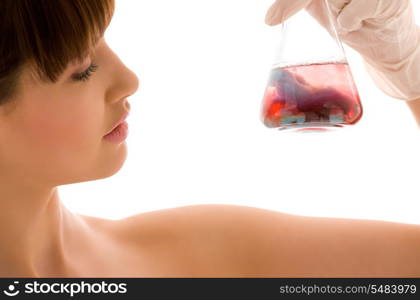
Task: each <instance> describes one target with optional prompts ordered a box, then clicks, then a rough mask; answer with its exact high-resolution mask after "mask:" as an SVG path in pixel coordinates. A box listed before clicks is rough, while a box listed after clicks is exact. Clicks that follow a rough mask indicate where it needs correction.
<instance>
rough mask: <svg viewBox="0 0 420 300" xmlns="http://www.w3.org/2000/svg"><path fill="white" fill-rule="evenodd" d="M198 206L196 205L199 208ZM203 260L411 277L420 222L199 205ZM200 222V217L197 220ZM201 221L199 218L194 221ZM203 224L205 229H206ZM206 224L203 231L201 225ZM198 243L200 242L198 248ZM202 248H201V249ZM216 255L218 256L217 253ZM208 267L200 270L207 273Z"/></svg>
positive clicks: (251, 267) (226, 269)
mask: <svg viewBox="0 0 420 300" xmlns="http://www.w3.org/2000/svg"><path fill="white" fill-rule="evenodd" d="M197 209H200V208H199V207H198V208H197ZM201 209H202V213H201V216H202V217H201V218H200V222H203V223H205V224H209V226H205V227H202V226H197V227H196V228H200V229H201V230H199V232H201V233H203V232H205V233H206V234H204V235H200V237H197V240H199V241H200V243H199V244H200V245H201V247H203V248H202V249H203V250H204V249H205V252H203V255H202V256H201V259H198V261H203V260H206V258H207V259H208V258H210V257H212V255H210V254H213V258H215V259H216V260H215V261H216V262H218V264H214V261H213V263H212V264H211V266H215V265H217V267H214V268H212V269H211V271H213V272H212V273H213V275H216V274H217V275H218V276H239V277H242V276H245V277H249V276H252V277H401V276H402V277H413V276H419V275H420V265H419V262H420V255H419V253H420V227H419V226H418V225H411V224H401V223H394V222H385V221H374V220H357V219H339V218H321V217H305V216H298V215H291V214H285V213H280V212H276V211H272V210H265V209H259V208H253V207H243V206H231V205H223V206H222V205H217V206H207V207H205V206H202V207H201ZM197 221H198V219H197ZM197 224H199V222H198V223H197ZM206 227H207V228H206ZM203 229H204V230H203ZM201 247H198V249H200V248H201ZM199 251H201V250H199ZM215 254H217V255H215ZM208 271H209V269H208V268H206V269H202V270H201V272H198V273H199V274H200V273H201V274H206V273H207V272H208Z"/></svg>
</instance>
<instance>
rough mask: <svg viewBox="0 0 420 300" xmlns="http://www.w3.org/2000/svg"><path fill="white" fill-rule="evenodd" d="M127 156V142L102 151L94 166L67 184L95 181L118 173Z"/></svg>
mask: <svg viewBox="0 0 420 300" xmlns="http://www.w3.org/2000/svg"><path fill="white" fill-rule="evenodd" d="M126 158H127V145H126V143H125V142H123V143H121V144H119V145H117V148H114V149H113V151H109V152H106V153H102V155H100V156H99V157H98V159H97V160H96V163H95V164H94V166H92V167H90V168H89V169H85V170H84V171H82V173H83V175H80V173H79V172H78V173H79V176H77V179H74V180H70V182H66V184H71V183H78V182H85V181H93V180H98V179H105V178H108V177H111V176H113V175H115V174H116V173H118V171H119V170H121V168H122V167H123V166H124V163H125V161H126Z"/></svg>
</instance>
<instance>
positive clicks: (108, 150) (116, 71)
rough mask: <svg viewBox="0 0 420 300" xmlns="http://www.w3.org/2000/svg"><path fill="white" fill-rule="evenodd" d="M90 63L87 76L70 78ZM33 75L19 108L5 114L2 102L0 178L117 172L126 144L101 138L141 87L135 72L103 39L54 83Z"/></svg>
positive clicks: (26, 78) (37, 179) (63, 179)
mask: <svg viewBox="0 0 420 300" xmlns="http://www.w3.org/2000/svg"><path fill="white" fill-rule="evenodd" d="M91 63H94V64H96V65H97V66H98V68H97V70H96V71H95V72H93V73H92V74H91V76H90V78H89V79H88V80H86V81H75V79H73V78H72V77H73V76H72V75H74V74H77V73H82V72H84V71H85V70H86V69H87V68H88V67H89V66H90V65H91ZM30 74H31V73H30V72H29V70H26V71H25V72H24V73H23V75H22V78H21V80H22V81H21V82H22V87H21V88H20V90H19V91H18V93H17V97H16V102H15V103H16V108H15V109H14V110H13V111H12V112H11V113H10V114H5V113H4V108H3V107H2V106H0V140H1V143H0V180H3V178H7V179H9V180H10V179H11V180H17V182H18V183H20V184H22V183H23V184H25V183H27V184H35V185H39V186H48V187H50V186H51V187H53V186H58V185H63V184H69V183H75V182H81V181H87V180H94V179H100V178H105V177H109V176H111V175H113V174H115V173H116V172H117V171H118V170H119V169H120V168H121V167H122V165H123V163H124V161H125V158H126V155H127V149H126V144H125V142H122V143H112V142H110V141H107V140H104V139H103V136H104V135H105V134H107V133H108V132H109V131H110V130H111V129H112V128H113V127H114V125H115V124H116V122H117V121H118V120H119V119H120V117H121V116H122V115H123V113H125V112H126V111H128V110H129V109H130V106H129V103H128V102H127V99H126V97H128V96H129V95H131V94H133V93H134V92H135V91H136V90H137V88H138V79H137V76H136V75H135V74H134V73H133V72H132V71H130V70H129V69H128V68H127V67H126V66H125V65H124V64H123V63H122V62H121V61H120V59H119V58H118V57H117V55H116V54H115V53H114V52H113V51H112V50H111V49H110V48H109V47H108V45H107V44H106V42H105V40H104V39H103V38H102V39H101V40H100V41H99V42H98V44H97V45H96V47H95V49H94V51H93V53H92V55H91V56H90V57H88V58H86V60H85V61H84V62H83V63H81V64H71V65H69V66H68V67H67V69H66V70H65V71H64V73H63V74H62V75H61V77H60V79H59V81H58V82H56V83H54V84H51V83H40V82H37V81H36V80H34V79H33V78H32V76H30ZM2 110H3V111H2Z"/></svg>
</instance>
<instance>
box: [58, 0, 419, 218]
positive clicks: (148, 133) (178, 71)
mask: <svg viewBox="0 0 420 300" xmlns="http://www.w3.org/2000/svg"><path fill="white" fill-rule="evenodd" d="M271 2H272V1H271V0H229V1H226V0H213V1H203V0H199V1H197V0H177V1H172V0H160V1H152V0H117V1H116V12H115V15H114V19H113V21H112V23H111V25H110V27H109V29H108V31H107V33H106V39H107V41H108V44H109V45H110V46H111V47H112V48H113V49H114V51H115V52H116V53H117V54H118V55H119V56H120V57H121V59H122V60H123V61H124V62H125V64H126V65H127V66H129V67H130V68H131V69H132V70H133V71H135V72H136V73H137V75H138V77H139V79H140V88H139V91H138V92H137V93H136V94H135V95H134V96H132V97H131V98H130V99H129V101H130V103H131V107H132V110H131V114H130V117H129V118H128V123H129V126H130V133H129V137H128V139H127V145H128V157H127V160H126V162H125V165H124V166H123V168H122V169H121V170H120V171H119V172H118V173H117V174H115V175H114V176H112V177H110V178H107V179H102V180H96V181H90V182H84V183H78V184H72V185H66V186H61V187H59V190H60V194H61V198H62V199H63V202H64V203H65V205H66V206H67V207H68V208H70V209H71V210H73V211H77V212H80V213H83V214H87V215H92V216H98V217H104V218H110V219H119V218H123V217H126V216H130V215H133V214H137V213H142V212H147V211H154V210H159V209H165V208H172V207H178V206H185V205H196V204H210V203H219V204H234V205H247V206H254V207H260V208H266V209H271V210H276V211H281V212H286V213H292V214H299V215H312V216H326V217H346V218H364V219H378V220H388V221H398V222H404V223H415V224H420V209H419V208H420V190H419V189H420V188H419V172H420V136H419V131H418V129H417V128H416V124H415V121H414V119H413V118H412V116H411V113H410V111H409V110H408V108H407V107H406V105H405V104H404V103H403V102H402V101H400V100H395V99H391V98H389V97H387V96H386V95H384V94H383V93H382V92H381V91H380V90H378V89H377V88H376V86H375V85H374V84H373V82H372V81H371V79H370V78H369V77H368V75H367V73H366V72H365V70H364V67H363V65H362V62H361V59H360V57H359V56H358V54H357V53H356V52H354V51H352V50H351V49H349V48H346V53H347V58H348V61H349V63H350V66H351V68H352V72H353V75H354V79H355V81H356V84H357V87H358V90H359V92H360V96H361V99H362V103H363V106H364V116H363V118H362V120H361V121H360V122H359V123H358V124H357V125H355V126H354V127H352V128H347V129H342V130H340V131H337V132H332V133H325V134H289V133H282V132H279V131H277V130H274V129H268V128H266V127H264V125H263V124H262V123H261V121H260V119H259V112H260V105H261V100H262V96H263V93H264V89H265V84H266V82H267V79H268V72H269V69H270V65H271V63H272V60H273V56H274V53H273V52H274V46H275V43H276V41H278V38H279V34H280V29H281V26H275V27H270V26H267V25H265V24H264V16H265V12H266V10H267V8H268V7H269V6H270V4H271ZM413 5H414V9H415V12H416V17H417V23H420V22H419V21H420V3H419V1H413ZM302 38H304V37H302Z"/></svg>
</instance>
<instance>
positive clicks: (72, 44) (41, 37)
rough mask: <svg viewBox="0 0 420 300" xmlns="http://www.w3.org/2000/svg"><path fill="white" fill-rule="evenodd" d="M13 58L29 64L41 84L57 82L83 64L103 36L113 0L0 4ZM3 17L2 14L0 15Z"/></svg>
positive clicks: (4, 0)
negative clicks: (68, 70)
mask: <svg viewBox="0 0 420 300" xmlns="http://www.w3.org/2000/svg"><path fill="white" fill-rule="evenodd" d="M1 2H2V4H0V8H2V6H5V7H3V8H5V9H4V10H3V13H4V15H3V16H4V17H5V18H6V20H5V19H3V22H4V23H3V22H2V23H3V24H7V26H8V27H10V30H7V31H6V32H9V33H10V36H7V37H3V38H5V40H3V41H2V38H1V37H0V42H1V43H3V42H8V44H9V49H10V52H13V53H10V57H11V58H12V57H14V58H15V59H17V60H18V61H20V62H21V63H22V62H24V63H29V64H30V65H31V66H32V67H34V70H35V71H36V74H37V75H38V78H39V79H41V80H42V81H50V82H55V81H57V80H58V77H59V76H60V74H61V73H62V72H63V71H64V70H65V69H66V67H67V65H68V64H69V63H70V62H73V61H79V62H81V61H82V60H83V59H84V58H86V56H87V55H88V54H89V52H90V50H91V49H92V48H93V47H94V45H95V44H96V43H97V42H98V40H99V39H100V38H101V37H102V36H103V34H104V32H105V30H106V28H107V27H108V25H109V23H110V21H111V18H112V15H113V13H114V0H1V1H0V3H1ZM0 14H1V13H0Z"/></svg>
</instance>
